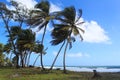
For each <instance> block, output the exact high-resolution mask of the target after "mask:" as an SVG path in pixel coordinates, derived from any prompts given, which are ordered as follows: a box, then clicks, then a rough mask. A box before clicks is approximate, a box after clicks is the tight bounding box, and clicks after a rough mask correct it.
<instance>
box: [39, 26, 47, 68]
mask: <svg viewBox="0 0 120 80" xmlns="http://www.w3.org/2000/svg"><path fill="white" fill-rule="evenodd" d="M46 29H47V25H45V28H44V32H43V36H42V41H41V44H43V41H44V37H45V32H46ZM40 54H41V55H40V61H41V66H42V70H45V68H44V65H43V54H42V53H40Z"/></svg>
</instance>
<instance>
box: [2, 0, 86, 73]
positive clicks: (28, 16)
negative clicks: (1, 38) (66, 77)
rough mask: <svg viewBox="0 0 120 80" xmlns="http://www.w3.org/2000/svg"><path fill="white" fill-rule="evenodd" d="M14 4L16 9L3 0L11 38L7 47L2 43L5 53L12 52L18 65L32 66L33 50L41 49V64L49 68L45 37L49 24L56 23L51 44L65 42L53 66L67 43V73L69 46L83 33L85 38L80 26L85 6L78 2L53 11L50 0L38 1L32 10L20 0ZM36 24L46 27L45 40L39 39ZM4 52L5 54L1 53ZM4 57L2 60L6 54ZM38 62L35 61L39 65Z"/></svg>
mask: <svg viewBox="0 0 120 80" xmlns="http://www.w3.org/2000/svg"><path fill="white" fill-rule="evenodd" d="M11 5H12V6H13V7H14V10H10V9H8V8H7V7H6V4H4V3H0V19H1V20H3V23H4V24H3V25H4V26H5V29H6V32H7V35H6V36H7V38H8V41H7V42H6V44H5V45H4V48H3V49H2V46H0V51H1V53H6V54H9V55H11V56H10V58H9V59H10V61H11V62H12V65H13V66H16V67H17V68H19V66H21V67H28V66H29V63H30V56H31V54H33V53H37V54H38V57H39V56H40V62H41V68H42V69H43V70H45V68H44V65H43V57H42V56H43V54H46V50H45V49H44V47H45V44H44V40H45V39H46V38H45V34H46V31H47V26H48V24H49V23H50V24H51V26H52V27H53V30H52V31H51V37H52V40H51V41H50V43H51V45H52V46H55V45H59V44H60V43H62V45H61V47H60V49H59V51H58V53H57V55H56V57H55V59H54V60H53V63H52V65H51V68H50V70H52V68H53V66H54V64H55V62H56V60H57V57H58V56H59V54H60V52H61V51H62V49H63V47H64V46H65V49H64V56H63V67H64V73H66V66H65V56H66V52H67V48H68V47H69V49H71V48H72V44H73V42H75V41H76V39H75V36H80V38H81V41H82V40H83V37H82V36H81V32H82V33H84V30H83V29H81V28H80V25H82V24H83V23H84V22H80V18H81V16H82V10H81V9H79V10H78V11H77V10H76V9H75V7H74V6H70V7H66V8H64V9H63V10H62V11H58V12H52V13H50V7H51V5H50V3H49V1H44V0H42V1H41V2H39V3H37V4H36V5H35V8H34V9H32V10H29V9H27V8H26V7H24V6H19V3H17V2H15V1H11ZM77 13H78V14H77ZM14 23H15V24H14ZM28 27H29V28H28ZM33 28H37V29H38V30H37V31H42V30H41V29H43V35H42V38H41V40H36V33H35V32H34V31H33V30H32V29H33ZM1 49H2V50H1ZM0 56H1V57H3V55H1V54H0ZM0 59H1V61H2V59H3V58H0ZM3 60H4V59H3ZM36 60H37V58H36ZM36 60H35V62H36ZM35 62H34V63H33V65H35Z"/></svg>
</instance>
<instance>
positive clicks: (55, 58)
mask: <svg viewBox="0 0 120 80" xmlns="http://www.w3.org/2000/svg"><path fill="white" fill-rule="evenodd" d="M64 44H65V41H64V42H63V44H62V46H61V47H60V49H59V51H58V53H57V55H56V57H55V59H54V61H53V63H52V66H51V68H50V70H52V69H53V66H54V64H55V62H56V60H57V57H58V55H59V54H60V52H61V50H62V48H63V46H64Z"/></svg>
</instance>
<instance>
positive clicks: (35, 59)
mask: <svg viewBox="0 0 120 80" xmlns="http://www.w3.org/2000/svg"><path fill="white" fill-rule="evenodd" d="M39 56H40V55H38V56H37V57H36V59H35V61H34V63H33V66H35V63H36V62H37V60H38V58H39Z"/></svg>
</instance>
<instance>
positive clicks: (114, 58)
mask: <svg viewBox="0 0 120 80" xmlns="http://www.w3.org/2000/svg"><path fill="white" fill-rule="evenodd" d="M14 1H17V2H20V3H22V4H24V5H25V6H26V7H27V8H29V9H32V8H33V7H34V5H35V4H37V2H38V1H39V0H36V1H35V0H14ZM49 1H50V3H51V9H50V12H54V11H60V10H62V9H63V8H64V7H67V6H71V5H74V6H75V8H76V9H82V10H83V15H82V18H81V20H82V21H84V22H85V23H84V24H83V25H81V26H79V27H81V28H83V29H84V30H85V33H84V34H82V36H83V38H84V40H83V42H81V41H80V39H79V38H78V37H77V41H76V42H75V43H74V44H73V47H72V49H70V50H69V49H68V51H67V56H66V64H67V65H70V66H71V65H72V66H74V65H75V66H80V65H90V66H91V65H120V63H119V61H120V58H119V57H120V49H119V47H120V41H119V37H120V36H119V34H120V31H119V30H120V27H119V26H120V22H119V21H120V5H119V3H120V0H99V1H96V0H69V1H68V0H49ZM1 2H6V3H7V2H9V0H6V1H5V0H1ZM8 7H9V8H12V7H11V6H8ZM0 25H2V24H0ZM47 30H48V32H47V34H46V37H45V38H46V39H45V44H46V46H45V47H46V48H47V47H48V50H47V54H46V55H45V56H44V64H45V65H51V63H52V60H53V59H54V57H55V55H56V53H57V51H58V49H59V47H60V46H56V47H51V45H50V44H49V42H50V39H51V37H50V31H51V30H52V27H51V26H50V25H48V28H47ZM3 34H4V32H3V30H2V29H1V30H0V36H1V37H3V38H0V42H4V43H5V42H6V40H5V38H4V36H3ZM40 36H41V32H39V33H37V39H40ZM62 56H63V52H61V55H60V56H59V58H58V60H57V62H56V65H62V60H63V59H62ZM32 57H33V58H32V59H34V58H35V57H36V55H33V56H32ZM32 61H33V60H32ZM37 65H40V63H39V61H38V62H37Z"/></svg>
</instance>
